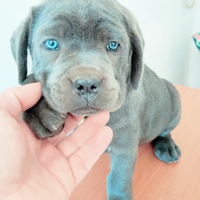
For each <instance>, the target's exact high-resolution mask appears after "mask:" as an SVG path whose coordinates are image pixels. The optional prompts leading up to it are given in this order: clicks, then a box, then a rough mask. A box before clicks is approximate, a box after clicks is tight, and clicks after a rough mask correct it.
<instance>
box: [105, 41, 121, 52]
mask: <svg viewBox="0 0 200 200" xmlns="http://www.w3.org/2000/svg"><path fill="white" fill-rule="evenodd" d="M118 47H119V44H118V43H117V42H111V43H110V44H109V45H108V46H107V49H108V50H109V51H115V52H116V51H117V49H118Z"/></svg>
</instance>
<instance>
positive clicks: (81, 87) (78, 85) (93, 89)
mask: <svg viewBox="0 0 200 200" xmlns="http://www.w3.org/2000/svg"><path fill="white" fill-rule="evenodd" d="M73 85H74V88H75V89H76V90H78V93H79V95H81V96H84V95H87V97H88V98H89V97H92V96H95V95H96V94H97V93H98V89H99V85H100V81H99V80H97V79H95V78H92V79H88V80H86V79H77V80H76V81H74V83H73Z"/></svg>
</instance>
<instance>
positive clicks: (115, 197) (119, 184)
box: [107, 146, 138, 200]
mask: <svg viewBox="0 0 200 200" xmlns="http://www.w3.org/2000/svg"><path fill="white" fill-rule="evenodd" d="M124 148H126V147H124ZM137 150H138V147H137V146H136V147H135V148H134V149H133V148H131V147H130V148H129V149H128V148H127V151H126V152H124V151H123V153H121V154H115V152H112V151H111V152H109V154H110V156H111V171H110V174H109V175H108V178H107V199H108V200H132V199H133V197H132V177H133V172H134V167H135V162H136V157H137Z"/></svg>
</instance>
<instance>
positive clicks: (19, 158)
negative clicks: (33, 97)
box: [0, 108, 112, 199]
mask: <svg viewBox="0 0 200 200" xmlns="http://www.w3.org/2000/svg"><path fill="white" fill-rule="evenodd" d="M7 110H9V108H8V109H7ZM108 118H109V114H108V113H107V112H102V113H100V114H98V115H97V116H93V117H89V118H87V120H86V121H85V122H84V124H83V125H81V126H80V127H79V128H78V129H76V131H75V132H74V133H73V134H72V135H71V136H69V137H67V138H65V139H63V140H61V139H62V138H64V136H65V135H66V134H67V133H69V131H71V130H72V129H73V128H74V127H75V126H76V125H77V124H78V122H80V120H81V119H82V117H74V116H71V115H69V116H68V118H67V122H66V124H67V126H65V128H64V130H63V131H62V133H61V134H60V135H59V136H57V137H55V138H52V139H49V140H38V139H36V138H35V136H34V134H33V133H32V131H31V130H30V128H29V127H28V126H27V124H26V123H25V122H24V121H23V120H22V118H21V117H18V118H17V120H15V119H14V118H13V117H12V116H11V115H10V112H9V111H3V112H2V113H1V111H0V122H1V129H0V148H1V150H0V159H1V162H0V163H3V164H2V165H1V164H0V185H2V186H0V192H1V191H3V192H4V193H12V192H17V190H18V189H22V190H23V188H25V189H26V188H27V185H31V187H33V188H32V190H34V187H37V186H38V184H39V185H41V186H43V187H44V188H46V190H47V191H49V193H50V194H51V195H55V196H56V195H58V194H59V195H60V196H62V197H63V196H64V195H65V199H66V196H67V197H69V195H70V194H71V192H72V190H73V189H74V187H75V186H76V185H77V184H78V183H79V182H80V181H81V180H82V178H83V177H84V176H85V175H86V174H87V172H88V171H89V170H90V168H91V167H92V165H93V164H94V163H95V161H96V160H97V159H98V157H99V156H100V155H101V154H102V152H103V151H104V150H105V149H106V147H107V145H108V144H109V142H110V140H111V138H112V134H111V130H110V129H109V128H108V127H105V124H106V123H107V121H108ZM91 125H92V126H91ZM60 140H61V141H60ZM58 141H60V142H59V143H58ZM55 144H57V145H56V146H55ZM1 181H2V184H1ZM25 189H24V190H25ZM57 199H59V198H57Z"/></svg>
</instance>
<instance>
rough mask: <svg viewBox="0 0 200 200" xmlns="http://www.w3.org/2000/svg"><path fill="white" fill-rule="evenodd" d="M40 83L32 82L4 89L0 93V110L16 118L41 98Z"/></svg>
mask: <svg viewBox="0 0 200 200" xmlns="http://www.w3.org/2000/svg"><path fill="white" fill-rule="evenodd" d="M41 95H42V91H41V84H40V83H33V84H28V85H25V86H19V87H15V88H10V89H7V90H5V91H4V92H2V93H1V94H0V110H5V111H7V112H8V113H9V114H10V115H11V116H12V117H14V118H17V117H18V116H19V115H20V114H21V112H23V111H25V110H27V109H29V108H31V107H32V106H34V105H35V104H36V103H37V102H38V101H39V99H40V98H41Z"/></svg>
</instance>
